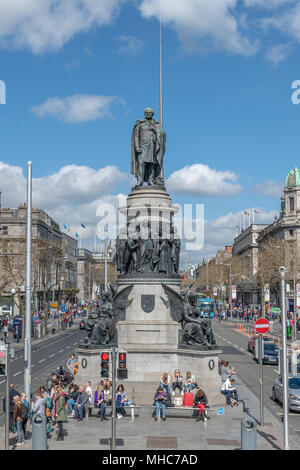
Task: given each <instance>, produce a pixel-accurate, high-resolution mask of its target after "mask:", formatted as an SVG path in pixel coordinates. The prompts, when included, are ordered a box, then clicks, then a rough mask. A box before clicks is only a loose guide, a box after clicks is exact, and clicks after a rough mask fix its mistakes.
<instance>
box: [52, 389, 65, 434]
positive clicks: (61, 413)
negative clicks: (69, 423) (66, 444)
mask: <svg viewBox="0 0 300 470" xmlns="http://www.w3.org/2000/svg"><path fill="white" fill-rule="evenodd" d="M55 389H56V397H55V404H54V416H55V419H56V422H57V424H58V436H57V439H56V440H57V441H63V440H64V435H63V431H64V430H63V422H64V421H65V420H66V419H67V408H66V396H67V395H66V394H65V393H64V391H63V389H62V388H61V387H60V385H56V387H55Z"/></svg>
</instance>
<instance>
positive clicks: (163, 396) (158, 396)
mask: <svg viewBox="0 0 300 470" xmlns="http://www.w3.org/2000/svg"><path fill="white" fill-rule="evenodd" d="M167 400H168V397H167V392H166V391H165V390H164V389H163V387H161V386H159V387H158V389H157V390H156V393H155V395H154V406H155V421H158V417H159V412H160V410H161V413H162V419H163V421H166V402H167Z"/></svg>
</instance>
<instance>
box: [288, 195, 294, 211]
mask: <svg viewBox="0 0 300 470" xmlns="http://www.w3.org/2000/svg"><path fill="white" fill-rule="evenodd" d="M289 199H290V211H291V212H294V210H295V200H294V198H293V197H290V198H289Z"/></svg>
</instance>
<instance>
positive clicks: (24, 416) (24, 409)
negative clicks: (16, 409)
mask: <svg viewBox="0 0 300 470" xmlns="http://www.w3.org/2000/svg"><path fill="white" fill-rule="evenodd" d="M28 415H29V408H28V406H26V405H24V403H21V418H22V419H27V418H28Z"/></svg>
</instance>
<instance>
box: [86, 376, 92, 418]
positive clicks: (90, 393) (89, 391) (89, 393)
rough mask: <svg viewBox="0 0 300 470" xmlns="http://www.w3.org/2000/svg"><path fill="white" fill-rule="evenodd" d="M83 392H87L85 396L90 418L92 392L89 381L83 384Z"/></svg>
mask: <svg viewBox="0 0 300 470" xmlns="http://www.w3.org/2000/svg"><path fill="white" fill-rule="evenodd" d="M85 391H86V392H87V394H88V396H89V402H88V406H89V416H91V413H92V403H93V390H92V387H91V382H90V381H89V380H88V381H87V382H86V383H85Z"/></svg>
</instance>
